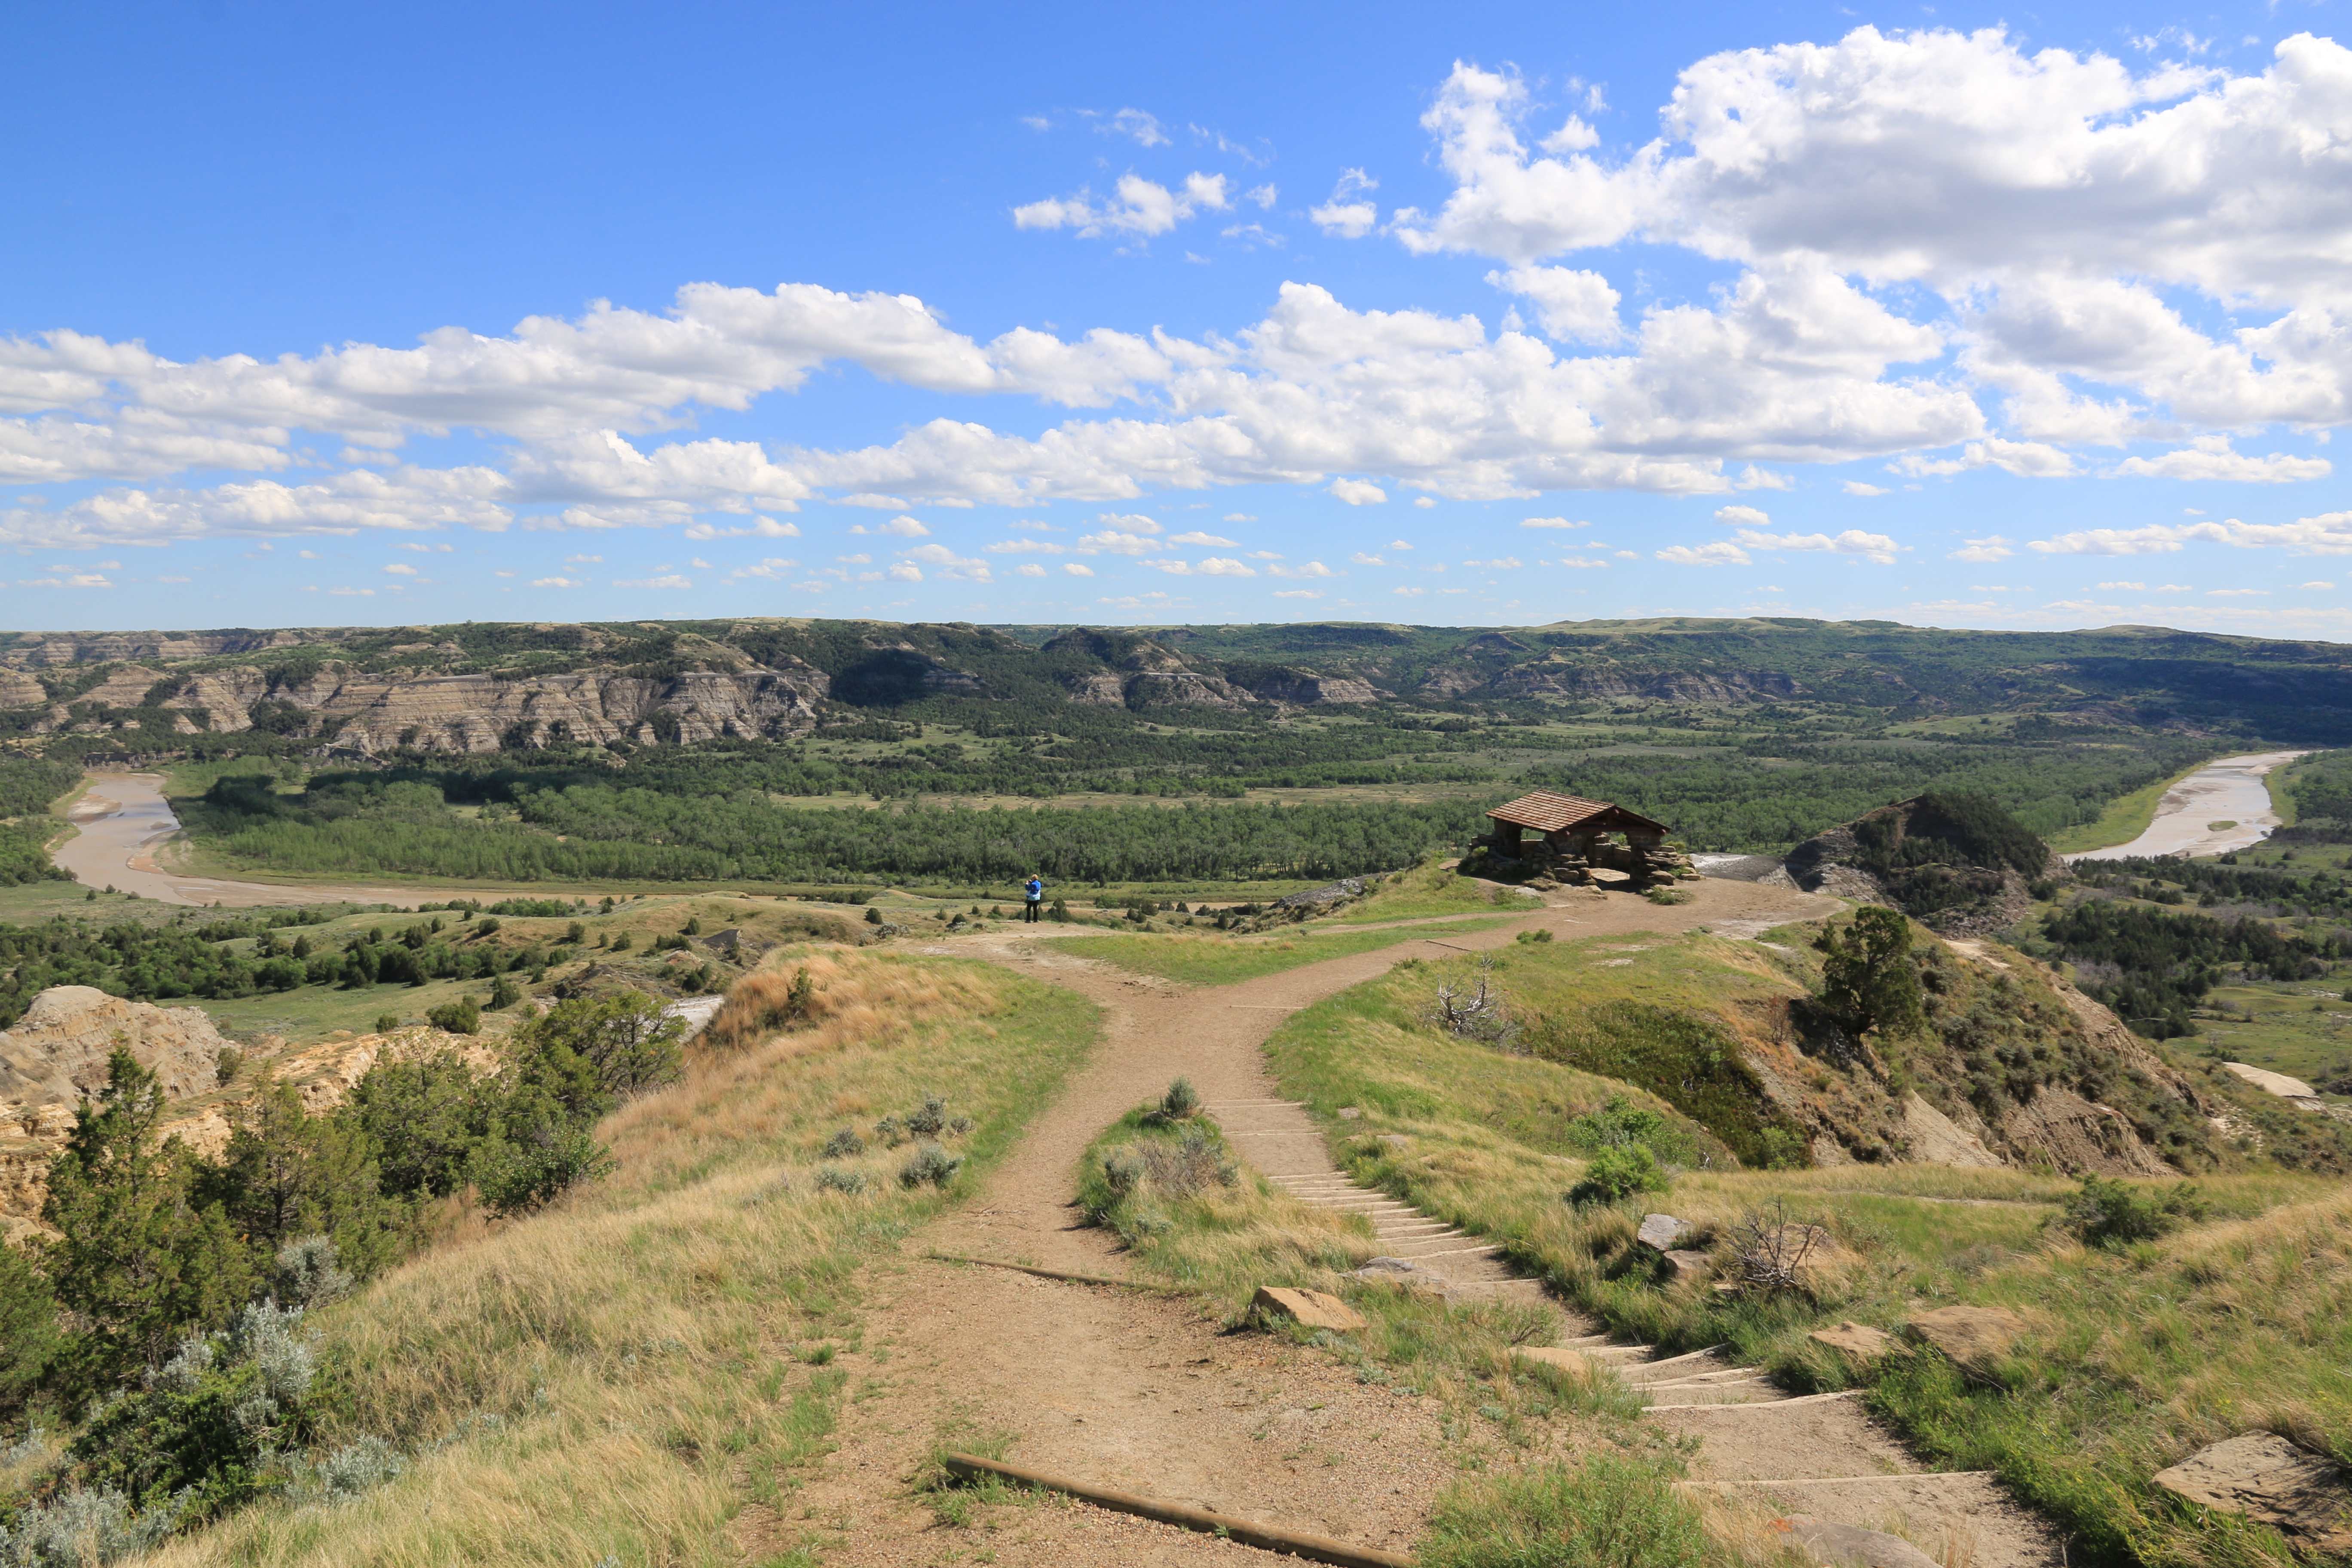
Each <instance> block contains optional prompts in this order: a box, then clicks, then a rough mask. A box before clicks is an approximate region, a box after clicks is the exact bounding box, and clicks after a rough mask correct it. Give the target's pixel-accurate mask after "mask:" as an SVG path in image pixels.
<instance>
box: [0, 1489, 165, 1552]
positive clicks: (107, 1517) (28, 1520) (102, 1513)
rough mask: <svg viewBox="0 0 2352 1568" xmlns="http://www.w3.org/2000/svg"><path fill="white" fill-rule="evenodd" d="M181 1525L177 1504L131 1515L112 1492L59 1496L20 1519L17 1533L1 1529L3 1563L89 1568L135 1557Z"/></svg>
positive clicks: (125, 1502) (89, 1491) (85, 1491)
mask: <svg viewBox="0 0 2352 1568" xmlns="http://www.w3.org/2000/svg"><path fill="white" fill-rule="evenodd" d="M178 1523H179V1509H178V1508H177V1507H176V1506H175V1505H173V1504H169V1503H167V1504H164V1505H163V1506H162V1507H158V1508H151V1509H149V1510H146V1511H145V1512H143V1513H133V1512H132V1511H131V1500H130V1499H129V1498H126V1497H124V1496H123V1495H122V1493H121V1492H120V1491H118V1490H117V1489H114V1488H112V1487H99V1488H96V1489H78V1490H75V1491H69V1492H60V1493H58V1495H57V1496H56V1497H53V1498H51V1499H49V1500H47V1501H46V1502H39V1503H36V1504H34V1505H33V1506H32V1507H31V1508H28V1509H26V1510H25V1511H24V1513H23V1514H22V1515H20V1516H19V1517H18V1519H17V1521H16V1528H15V1529H14V1530H10V1529H7V1528H5V1527H0V1563H5V1564H7V1568H89V1565H94V1564H100V1563H116V1562H120V1561H121V1560H122V1559H123V1558H125V1557H131V1556H134V1555H136V1554H137V1553H139V1552H144V1551H146V1550H147V1549H148V1548H149V1547H152V1546H154V1545H156V1544H158V1543H159V1542H162V1541H163V1538H164V1537H166V1536H168V1535H170V1534H171V1533H172V1531H173V1529H174V1528H175V1527H176V1526H177V1525H178Z"/></svg>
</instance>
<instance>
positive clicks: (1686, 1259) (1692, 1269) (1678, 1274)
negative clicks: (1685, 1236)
mask: <svg viewBox="0 0 2352 1568" xmlns="http://www.w3.org/2000/svg"><path fill="white" fill-rule="evenodd" d="M1664 1258H1665V1264H1666V1278H1668V1279H1706V1276H1707V1274H1708V1272H1709V1271H1710V1270H1711V1269H1713V1268H1714V1267H1715V1260H1714V1259H1713V1258H1709V1257H1708V1256H1707V1255H1706V1253H1704V1252H1693V1251H1691V1250H1689V1249H1688V1248H1686V1247H1668V1248H1667V1249H1666V1251H1665V1254H1664Z"/></svg>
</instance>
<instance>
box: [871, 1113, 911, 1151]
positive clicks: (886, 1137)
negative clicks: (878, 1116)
mask: <svg viewBox="0 0 2352 1568" xmlns="http://www.w3.org/2000/svg"><path fill="white" fill-rule="evenodd" d="M874 1137H875V1141H876V1142H879V1143H883V1144H887V1146H888V1147H890V1148H893V1149H896V1148H897V1147H898V1145H899V1144H901V1143H904V1142H906V1141H907V1124H906V1123H905V1122H903V1121H899V1120H898V1118H897V1117H895V1116H886V1117H884V1118H883V1119H882V1120H881V1121H877V1122H876V1123H875V1124H874Z"/></svg>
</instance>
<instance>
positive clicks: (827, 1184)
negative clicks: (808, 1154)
mask: <svg viewBox="0 0 2352 1568" xmlns="http://www.w3.org/2000/svg"><path fill="white" fill-rule="evenodd" d="M816 1184H817V1190H818V1191H820V1192H826V1193H850V1194H856V1193H862V1192H864V1191H865V1190H866V1173H865V1172H863V1171H852V1170H849V1169H846V1168H845V1167H843V1166H840V1165H825V1166H823V1167H821V1168H819V1170H818V1171H817V1173H816Z"/></svg>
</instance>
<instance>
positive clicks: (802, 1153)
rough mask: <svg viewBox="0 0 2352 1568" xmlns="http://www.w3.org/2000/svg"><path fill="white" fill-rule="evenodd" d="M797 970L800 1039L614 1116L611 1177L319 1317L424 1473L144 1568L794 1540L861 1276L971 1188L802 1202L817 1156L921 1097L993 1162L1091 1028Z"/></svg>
mask: <svg viewBox="0 0 2352 1568" xmlns="http://www.w3.org/2000/svg"><path fill="white" fill-rule="evenodd" d="M801 964H805V965H806V966H807V968H808V969H809V971H810V973H811V976H812V978H813V979H814V981H815V982H816V984H817V987H818V997H819V999H820V1005H819V1006H818V1008H816V1009H815V1010H814V1016H813V1017H812V1019H811V1022H810V1023H809V1024H808V1025H807V1026H804V1027H801V1028H797V1029H794V1030H792V1031H789V1032H785V1033H782V1034H779V1035H775V1036H772V1037H768V1038H766V1039H763V1040H761V1042H760V1043H759V1044H757V1045H755V1046H752V1047H749V1048H746V1049H742V1050H738V1051H726V1052H717V1051H702V1052H698V1053H696V1055H695V1057H694V1059H693V1060H692V1061H691V1063H690V1065H689V1069H688V1075H687V1078H686V1079H685V1080H684V1081H683V1082H681V1083H679V1084H677V1085H676V1086H675V1087H673V1088H671V1089H667V1090H666V1091H664V1092H662V1093H660V1094H656V1095H653V1096H650V1097H648V1098H646V1099H645V1100H639V1101H637V1102H635V1104H632V1105H629V1106H627V1107H625V1108H624V1109H623V1110H619V1111H618V1112H616V1113H615V1114H614V1116H613V1117H612V1118H610V1119H609V1120H608V1121H606V1123H605V1124H604V1129H603V1131H604V1137H605V1138H606V1139H607V1140H608V1141H609V1142H611V1144H612V1146H613V1149H614V1152H615V1154H616V1156H617V1158H618V1161H619V1169H618V1171H617V1172H616V1173H614V1176H613V1177H612V1178H611V1179H610V1180H608V1181H607V1182H605V1183H604V1184H599V1185H598V1186H596V1187H594V1188H593V1189H591V1190H589V1191H586V1192H583V1193H581V1194H577V1195H576V1196H574V1197H573V1198H572V1199H571V1200H569V1201H567V1202H565V1203H563V1204H562V1205H558V1206H557V1207H555V1208H553V1209H551V1210H550V1211H548V1212H545V1213H542V1214H540V1215H534V1216H531V1217H530V1218H528V1219H524V1220H521V1221H520V1222H517V1223H514V1224H511V1225H508V1226H500V1227H498V1228H496V1229H494V1230H491V1231H489V1232H488V1234H486V1235H483V1236H482V1237H480V1238H479V1239H478V1240H475V1241H472V1242H470V1243H467V1244H464V1245H457V1246H449V1247H442V1248H440V1249H438V1250H436V1251H435V1252H434V1253H432V1254H430V1255H428V1256H425V1257H424V1258H419V1259H417V1260H415V1262H413V1263H411V1264H409V1265H407V1266H405V1267H404V1268H400V1269H397V1270H395V1271H394V1272H393V1273H392V1274H390V1275H388V1276H386V1277H385V1278H383V1279H380V1280H378V1281H376V1282H375V1283H374V1284H373V1285H372V1286H371V1287H370V1288H369V1289H367V1290H366V1291H365V1292H363V1293H362V1295H361V1296H360V1297H359V1298H358V1299H357V1300H353V1301H352V1302H349V1303H347V1304H344V1305H342V1306H340V1307H337V1308H335V1309H333V1310H331V1312H329V1313H328V1314H326V1316H325V1317H324V1318H323V1320H322V1321H321V1325H320V1326H321V1329H322V1331H323V1338H324V1340H325V1342H326V1347H327V1359H328V1363H329V1365H330V1367H331V1376H332V1378H333V1381H334V1384H335V1394H336V1397H335V1403H334V1408H335V1410H336V1421H337V1424H338V1426H340V1427H341V1428H342V1429H344V1430H347V1431H350V1432H373V1433H377V1434H380V1435H383V1436H387V1437H389V1438H391V1439H393V1440H394V1441H395V1442H396V1443H398V1444H399V1445H400V1446H401V1447H403V1448H404V1449H407V1450H409V1451H410V1452H412V1453H416V1454H419V1455H420V1456H421V1457H420V1458H418V1460H417V1462H416V1463H415V1467H414V1468H412V1469H411V1470H410V1471H409V1473H408V1474H407V1475H405V1476H404V1477H403V1478H402V1479H399V1480H398V1481H395V1482H394V1483H393V1484H391V1485H389V1486H386V1487H383V1488H381V1489H377V1490H376V1491H373V1492H372V1493H369V1494H368V1495H366V1496H364V1497H362V1498H361V1499H360V1500H357V1501H354V1502H352V1503H348V1504H344V1505H342V1506H341V1507H336V1508H318V1507H304V1508H287V1507H272V1506H263V1507H260V1508H256V1509H253V1510H247V1512H245V1513H243V1514H241V1515H238V1516H236V1518H233V1519H231V1520H229V1521H226V1522H224V1523H223V1524H221V1525H218V1526H216V1527H215V1528H213V1529H211V1530H208V1531H203V1532H200V1533H197V1534H194V1535H192V1536H189V1537H187V1538H184V1539H183V1540H180V1541H177V1542H173V1543H172V1544H171V1545H169V1546H168V1547H166V1548H165V1549H164V1550H163V1551H162V1552H158V1553H157V1554H156V1555H155V1557H154V1558H153V1559H152V1561H154V1562H155V1563H159V1564H161V1563H168V1564H173V1565H178V1564H196V1563H238V1564H281V1563H283V1564H291V1563H336V1564H343V1563H368V1564H384V1565H387V1568H391V1565H400V1568H407V1565H414V1568H443V1565H445V1564H446V1563H453V1562H464V1563H488V1564H541V1563H544V1564H558V1563H561V1564H565V1565H567V1568H584V1565H586V1564H591V1563H596V1562H598V1561H599V1560H600V1559H601V1558H603V1557H604V1556H605V1555H607V1554H612V1555H614V1557H616V1558H617V1560H618V1561H620V1562H622V1563H629V1564H631V1565H632V1568H634V1565H635V1564H639V1563H644V1564H656V1565H661V1568H670V1565H677V1568H686V1565H689V1564H702V1563H712V1564H716V1563H740V1562H741V1561H743V1559H744V1556H745V1551H746V1542H751V1541H762V1542H767V1543H768V1544H773V1543H774V1542H775V1540H776V1539H777V1537H778V1536H779V1535H782V1536H787V1537H788V1536H789V1534H790V1531H789V1530H788V1529H787V1528H786V1527H784V1526H783V1525H782V1522H781V1519H782V1516H781V1514H780V1513H779V1512H778V1511H777V1508H776V1505H777V1504H778V1502H779V1501H780V1500H781V1499H782V1494H783V1493H784V1492H785V1491H786V1490H788V1489H790V1487H791V1486H792V1484H793V1469H794V1468H795V1467H796V1466H798V1465H799V1464H801V1463H803V1462H804V1461H805V1460H806V1459H807V1458H809V1457H810V1456H811V1455H812V1454H813V1453H814V1452H816V1451H819V1450H820V1448H821V1445H822V1442H823V1438H824V1432H825V1430H826V1429H828V1427H829V1426H830V1422H831V1411H832V1408H833V1405H834V1402H835V1394H836V1390H837V1382H838V1380H837V1377H836V1376H835V1374H833V1373H829V1372H827V1371H824V1370H823V1369H822V1368H820V1367H819V1366H817V1365H814V1364H812V1363H813V1362H814V1361H815V1360H816V1359H819V1358H817V1357H814V1355H812V1354H811V1353H810V1352H813V1351H814V1349H815V1346H816V1344H817V1343H818V1342H823V1341H831V1342H845V1341H852V1340H854V1339H855V1337H856V1334H857V1332H858V1323H857V1315H856V1290H855V1281H854V1275H855V1271H856V1267H857V1265H858V1263H859V1262H860V1260H861V1259H862V1258H864V1257H865V1256H866V1255H868V1254H870V1253H871V1252H872V1251H874V1250H875V1249H877V1248H881V1247H889V1246H892V1245H894V1244H895V1243H896V1241H897V1240H898V1238H899V1237H903V1236H904V1235H906V1234H907V1232H908V1230H910V1229H911V1228H913V1227H914V1226H918V1225H919V1224H920V1223H922V1221H923V1220H924V1219H925V1218H927V1217H928V1216H929V1215H931V1214H933V1213H936V1212H937V1211H938V1210H939V1209H940V1207H941V1206H942V1205H945V1204H948V1203H950V1202H953V1201H954V1199H955V1197H956V1195H957V1194H958V1193H959V1192H960V1191H961V1188H962V1185H963V1184H964V1183H966V1182H968V1181H969V1180H970V1177H969V1176H968V1175H967V1176H965V1177H963V1178H961V1179H960V1180H959V1182H957V1183H954V1184H950V1187H949V1188H948V1189H947V1190H946V1191H945V1192H943V1193H942V1192H939V1191H936V1190H934V1189H930V1188H923V1189H920V1190H919V1191H911V1190H908V1189H906V1188H903V1187H901V1186H900V1185H899V1184H898V1182H897V1180H896V1179H895V1172H896V1169H897V1163H898V1159H899V1158H901V1157H903V1151H899V1152H895V1153H894V1152H890V1151H887V1150H883V1149H879V1148H877V1149H875V1150H873V1151H871V1152H868V1153H866V1155H864V1156H861V1157H859V1158H856V1159H852V1160H848V1161H845V1162H840V1163H842V1164H845V1165H846V1166H850V1167H854V1168H857V1169H860V1170H862V1171H864V1172H865V1173H866V1176H867V1178H868V1180H869V1181H870V1182H871V1183H872V1186H871V1188H870V1189H869V1190H868V1191H867V1192H866V1193H865V1194H856V1195H850V1194H841V1193H837V1192H824V1191H820V1190H819V1189H818V1188H817V1186H816V1184H815V1182H814V1174H815V1171H816V1168H817V1165H818V1163H819V1155H818V1150H819V1148H820V1146H821V1145H822V1144H823V1142H824V1139H825V1138H826V1136H827V1135H828V1134H830V1133H831V1132H832V1131H834V1130H835V1128H836V1127H838V1126H840V1125H842V1124H843V1123H844V1122H845V1121H857V1122H858V1123H859V1124H861V1126H863V1125H866V1124H870V1122H871V1121H873V1120H874V1118H875V1116H877V1115H878V1114H880V1113H882V1112H883V1111H886V1110H905V1109H907V1108H908V1107H910V1106H912V1105H914V1104H917V1103H919V1101H920V1100H921V1099H922V1097H923V1096H924V1095H925V1094H927V1093H937V1094H940V1095H941V1096H942V1097H944V1098H945V1099H946V1100H948V1101H949V1102H950V1106H951V1107H952V1108H953V1109H955V1110H960V1111H961V1112H962V1113H964V1114H967V1115H970V1116H971V1117H973V1118H974V1119H975V1121H976V1122H977V1126H976V1128H975V1129H974V1130H973V1131H972V1132H971V1134H970V1136H969V1138H968V1139H966V1140H961V1141H959V1142H960V1146H961V1148H962V1149H963V1150H964V1151H965V1152H968V1153H969V1154H970V1155H971V1157H972V1162H973V1163H974V1164H978V1165H984V1164H985V1163H987V1162H988V1161H989V1160H991V1159H992V1157H994V1156H995V1155H997V1154H998V1153H1000V1152H1002V1151H1003V1148H1004V1147H1005V1146H1006V1145H1007V1144H1008V1143H1009V1142H1011V1140H1012V1138H1013V1135H1014V1134H1015V1133H1016V1132H1017V1131H1018V1129H1019V1127H1020V1125H1021V1122H1022V1121H1023V1120H1024V1117H1025V1116H1026V1114H1027V1113H1028V1111H1029V1110H1031V1109H1032V1108H1034V1106H1036V1105H1037V1104H1038V1103H1040V1102H1041V1101H1042V1100H1044V1099H1045V1098H1046V1096H1047V1095H1049V1094H1050V1092H1051V1090H1052V1089H1053V1087H1054V1085H1055V1083H1056V1082H1057V1081H1058V1080H1059V1079H1060V1078H1061V1077H1062V1075H1063V1074H1064V1073H1066V1071H1067V1070H1068V1069H1069V1068H1070V1067H1071V1066H1072V1065H1074V1064H1075V1063H1076V1060H1077V1059H1078V1058H1080V1056H1081V1055H1082V1054H1083V1052H1084V1049H1085V1047H1086V1045H1087V1041H1088V1040H1089V1039H1090V1038H1091V1037H1092V1035H1093V1030H1094V1024H1095V1013H1094V1009H1093V1008H1092V1007H1091V1006H1090V1005H1088V1004H1087V1003H1085V1002H1084V1001H1082V1000H1080V999H1079V998H1076V997H1075V996H1072V995H1070V994H1067V993H1063V992H1055V991H1051V990H1048V989H1047V988H1045V987H1044V986H1041V985H1038V984H1034V982H1031V981H1028V980H1025V979H1023V978H1021V977H1018V976H1014V975H1011V974H1007V973H1003V972H1000V971H995V970H991V969H986V968H984V967H982V966H980V965H975V964H966V963H940V962H929V961H922V960H911V959H905V958H898V957H886V956H880V955H874V954H867V953H851V952H802V953H793V954H786V955H783V956H782V959H781V961H780V963H778V965H776V967H777V968H781V969H782V970H784V972H785V979H786V982H787V983H789V977H790V973H789V972H790V969H791V968H792V967H794V966H798V965H801ZM763 978H764V973H763ZM969 1169H971V1167H970V1166H968V1167H967V1170H969Z"/></svg>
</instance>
